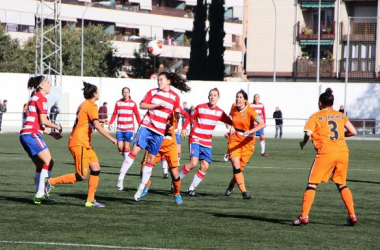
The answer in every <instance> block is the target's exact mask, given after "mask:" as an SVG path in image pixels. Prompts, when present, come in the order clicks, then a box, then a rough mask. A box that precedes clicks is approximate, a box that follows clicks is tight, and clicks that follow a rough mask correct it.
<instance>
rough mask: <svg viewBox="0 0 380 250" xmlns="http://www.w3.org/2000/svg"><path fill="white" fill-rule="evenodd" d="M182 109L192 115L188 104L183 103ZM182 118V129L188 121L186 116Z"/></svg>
mask: <svg viewBox="0 0 380 250" xmlns="http://www.w3.org/2000/svg"><path fill="white" fill-rule="evenodd" d="M182 108H183V110H185V111H186V112H187V113H188V114H189V115H190V109H189V108H188V107H187V102H183V103H182ZM181 118H182V127H183V124H184V123H185V121H186V116H185V115H181Z"/></svg>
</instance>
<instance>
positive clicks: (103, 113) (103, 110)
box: [99, 102, 108, 128]
mask: <svg viewBox="0 0 380 250" xmlns="http://www.w3.org/2000/svg"><path fill="white" fill-rule="evenodd" d="M107 113H108V110H107V102H103V106H101V107H100V108H99V122H100V125H101V126H102V128H104V124H107V122H108V121H107V118H108V115H107Z"/></svg>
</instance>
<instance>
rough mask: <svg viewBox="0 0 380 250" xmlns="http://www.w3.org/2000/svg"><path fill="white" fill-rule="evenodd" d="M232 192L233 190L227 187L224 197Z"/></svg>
mask: <svg viewBox="0 0 380 250" xmlns="http://www.w3.org/2000/svg"><path fill="white" fill-rule="evenodd" d="M233 192H234V188H231V187H228V188H227V190H226V193H225V195H226V196H230V195H231V194H232V193H233Z"/></svg>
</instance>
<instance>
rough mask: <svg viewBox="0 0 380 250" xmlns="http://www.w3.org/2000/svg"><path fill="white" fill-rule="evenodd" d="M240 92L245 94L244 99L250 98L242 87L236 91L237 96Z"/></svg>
mask: <svg viewBox="0 0 380 250" xmlns="http://www.w3.org/2000/svg"><path fill="white" fill-rule="evenodd" d="M239 93H240V94H242V95H243V97H244V100H248V94H247V93H246V92H245V91H244V90H242V89H241V90H239V91H238V92H237V93H236V96H237V95H238V94H239Z"/></svg>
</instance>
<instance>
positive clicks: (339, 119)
mask: <svg viewBox="0 0 380 250" xmlns="http://www.w3.org/2000/svg"><path fill="white" fill-rule="evenodd" d="M318 104H319V109H320V111H319V112H317V113H314V114H313V115H312V116H311V117H310V118H309V120H308V121H307V123H306V125H305V128H304V131H305V136H304V139H303V141H301V142H300V147H301V149H303V148H304V147H305V145H306V143H307V142H308V140H309V138H310V136H311V138H312V140H313V143H314V148H315V150H316V151H317V155H316V157H315V159H314V162H313V165H312V167H311V169H310V173H309V178H308V184H307V187H306V191H305V192H304V194H303V200H302V213H301V215H300V216H299V217H298V218H297V219H296V220H295V221H294V222H293V226H300V225H307V224H308V223H309V211H310V209H311V206H312V204H313V201H314V197H315V191H316V188H317V186H318V184H320V183H321V182H327V181H328V180H329V178H330V176H331V175H332V177H331V180H332V181H333V182H334V183H335V184H336V186H337V188H338V190H339V192H340V194H341V197H342V200H343V202H344V204H345V205H346V208H347V210H348V219H347V224H348V225H350V226H354V225H355V224H356V222H357V219H356V216H355V210H354V201H353V198H352V194H351V191H350V189H349V188H348V187H347V185H346V178H347V169H348V156H349V153H348V152H349V151H348V148H347V144H346V140H345V137H350V136H354V135H356V130H355V127H354V126H353V125H352V123H351V122H350V121H349V120H348V118H347V117H346V116H345V115H344V114H342V113H340V112H338V111H335V110H333V105H334V95H333V94H332V90H331V89H330V88H328V89H326V91H325V92H324V93H322V94H321V95H320V96H319V103H318ZM345 130H346V131H345Z"/></svg>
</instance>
